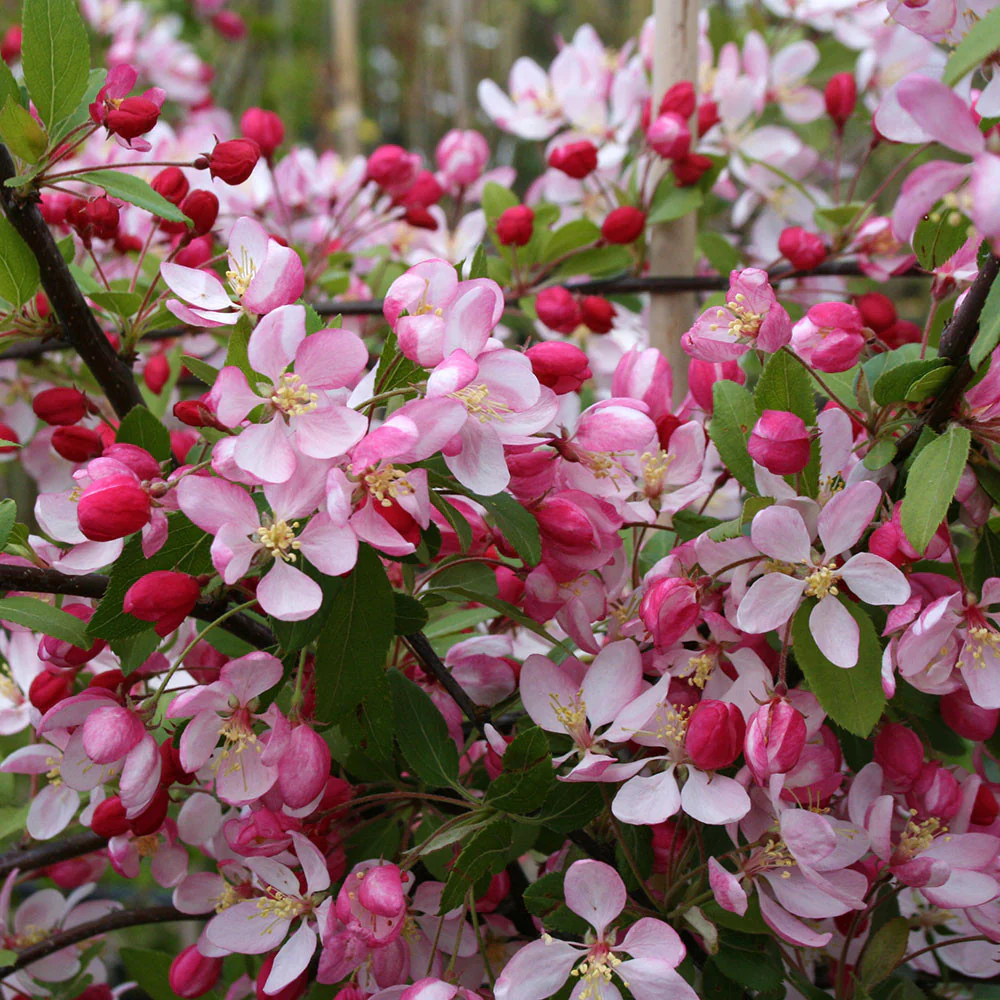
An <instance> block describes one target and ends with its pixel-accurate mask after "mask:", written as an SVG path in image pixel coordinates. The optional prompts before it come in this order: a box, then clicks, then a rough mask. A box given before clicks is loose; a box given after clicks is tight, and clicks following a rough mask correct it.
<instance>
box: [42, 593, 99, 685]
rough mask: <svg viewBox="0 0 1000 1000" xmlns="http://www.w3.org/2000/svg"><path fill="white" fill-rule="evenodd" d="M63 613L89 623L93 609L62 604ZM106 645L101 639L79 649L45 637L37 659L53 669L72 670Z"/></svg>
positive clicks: (53, 637)
mask: <svg viewBox="0 0 1000 1000" xmlns="http://www.w3.org/2000/svg"><path fill="white" fill-rule="evenodd" d="M63 611H65V612H66V614H68V615H72V616H73V617H74V618H78V619H79V620H80V621H82V622H89V621H90V619H91V618H93V617H94V609H93V608H89V607H87V605H86V604H64V605H63ZM106 645H107V643H106V642H105V641H104V640H103V639H96V640H94V643H93V645H91V646H89V647H88V648H87V649H80V647H79V646H73V645H71V644H70V643H68V642H64V641H63V640H62V639H56V638H55V636H51V635H46V636H43V637H42V640H41V642H39V644H38V658H39V659H40V660H45V662H46V663H50V664H51V665H52V666H53V667H62V668H63V669H72V668H75V667H82V666H83V664H85V663H89V662H90V661H91V660H92V659H93V658H94V657H95V656H97V654H98V653H100V652H101V650H103V649H104V647H105V646H106Z"/></svg>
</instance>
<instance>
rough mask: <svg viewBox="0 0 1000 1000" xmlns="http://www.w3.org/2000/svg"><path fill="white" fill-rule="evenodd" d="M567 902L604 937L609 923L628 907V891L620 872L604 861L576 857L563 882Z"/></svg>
mask: <svg viewBox="0 0 1000 1000" xmlns="http://www.w3.org/2000/svg"><path fill="white" fill-rule="evenodd" d="M563 888H564V892H565V896H566V905H567V906H568V907H569V908H570V909H571V910H572V911H573V912H574V913H575V914H576V915H577V916H579V917H583V919H584V920H586V921H587V923H588V924H590V926H591V927H593V928H594V930H595V931H597V936H598V937H599V938H600V937H603V936H604V931H605V929H606V928H607V926H608V924H610V923H611V921H612V920H614V919H615V917H617V916H618V914H619V913H621V912H622V910H623V909H625V903H626V901H627V899H628V893H627V892H626V891H625V883H624V882H623V881H622V879H621V876H620V875H619V874H618V872H616V871H615V870H614V868H612V867H611V865H606V864H604V862H603V861H590V860H586V861H576V862H574V863H573V864H572V865H570V867H569V870H568V871H567V872H566V881H565V882H564V884H563Z"/></svg>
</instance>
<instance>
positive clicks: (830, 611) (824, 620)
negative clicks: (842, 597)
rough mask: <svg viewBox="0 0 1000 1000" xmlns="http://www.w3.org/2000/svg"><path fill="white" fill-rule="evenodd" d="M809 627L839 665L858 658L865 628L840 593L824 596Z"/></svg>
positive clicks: (827, 654) (821, 645) (852, 664)
mask: <svg viewBox="0 0 1000 1000" xmlns="http://www.w3.org/2000/svg"><path fill="white" fill-rule="evenodd" d="M809 631H810V632H811V633H812V637H813V639H815V640H816V645H817V646H819V649H820V652H821V653H822V654H823V655H824V656H825V657H826V658H827V659H828V660H829V661H830V662H831V663H834V664H836V665H837V666H838V667H844V668H847V667H853V666H855V665H856V664H857V662H858V647H859V645H860V642H861V632H860V631H859V629H858V623H857V622H856V621H855V620H854V619H853V618H852V617H851V613H850V612H849V611H848V610H847V608H845V607H844V606H843V604H841V603H840V601H838V600H837V598H836V597H824V598H823V599H822V600H821V601H820V602H819V603H818V604H817V605H816V607H814V608H813V609H812V612H811V613H810V615H809Z"/></svg>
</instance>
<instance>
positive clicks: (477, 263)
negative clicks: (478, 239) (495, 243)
mask: <svg viewBox="0 0 1000 1000" xmlns="http://www.w3.org/2000/svg"><path fill="white" fill-rule="evenodd" d="M486 276H487V263H486V245H485V244H483V243H480V244H479V246H477V247H476V252H475V253H474V254H473V255H472V263H471V264H470V265H469V278H470V279H471V278H485V277H486Z"/></svg>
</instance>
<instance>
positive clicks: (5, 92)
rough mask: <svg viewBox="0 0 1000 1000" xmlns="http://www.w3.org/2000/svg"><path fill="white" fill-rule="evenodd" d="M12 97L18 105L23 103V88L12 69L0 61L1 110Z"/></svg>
mask: <svg viewBox="0 0 1000 1000" xmlns="http://www.w3.org/2000/svg"><path fill="white" fill-rule="evenodd" d="M8 97H12V98H13V99H14V101H15V102H16V103H17V104H20V103H21V88H20V86H18V82H17V80H15V79H14V74H13V73H11V71H10V67H9V66H8V65H7V64H6V63H5V62H4V61H3V60H2V59H0V108H2V107H3V106H4V105H5V104H6V103H7V98H8Z"/></svg>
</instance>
